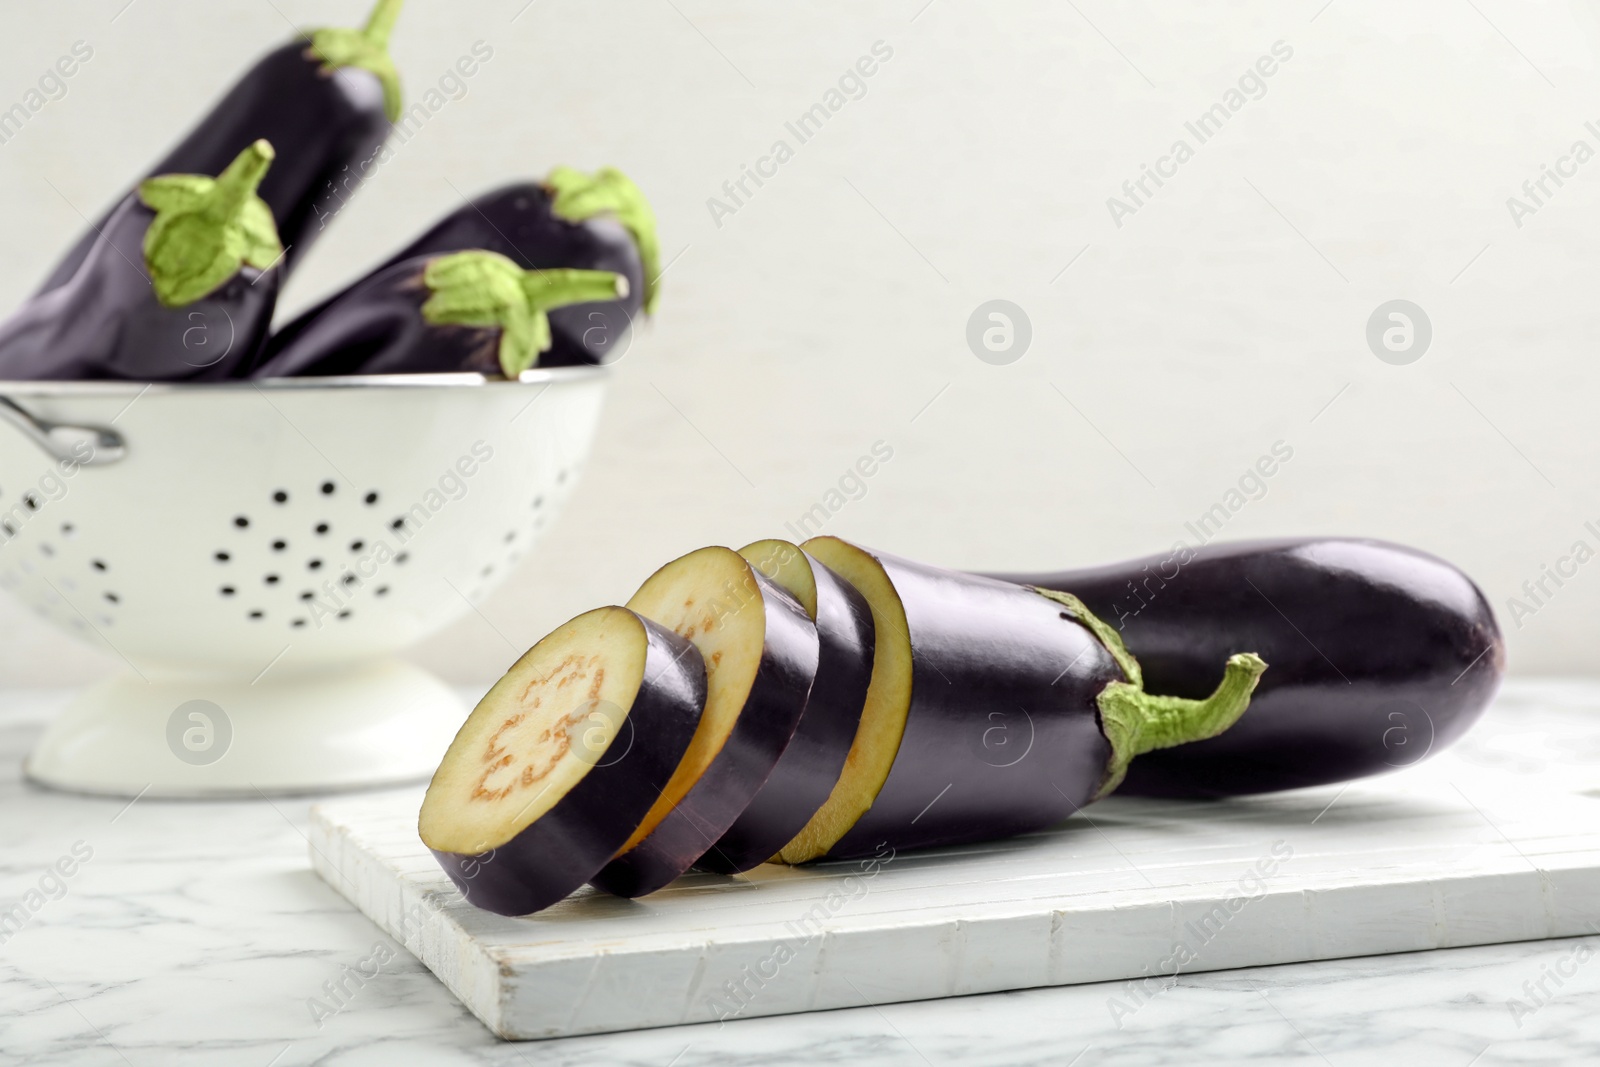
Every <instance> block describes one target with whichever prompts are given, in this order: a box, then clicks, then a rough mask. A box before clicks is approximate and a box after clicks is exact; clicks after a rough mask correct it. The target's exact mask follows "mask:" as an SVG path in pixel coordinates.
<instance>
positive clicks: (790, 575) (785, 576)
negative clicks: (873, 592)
mask: <svg viewBox="0 0 1600 1067" xmlns="http://www.w3.org/2000/svg"><path fill="white" fill-rule="evenodd" d="M739 554H740V555H742V556H744V557H745V559H747V560H749V561H750V564H751V565H752V566H754V567H755V569H756V570H757V571H758V572H759V573H761V574H762V575H764V576H766V577H767V578H769V579H771V580H772V581H773V582H775V583H777V584H778V585H779V586H780V587H782V588H783V589H784V590H785V591H787V592H788V593H789V594H790V595H791V596H793V597H794V598H795V599H796V600H797V601H799V603H800V606H801V607H803V608H805V610H806V614H807V615H808V616H810V618H811V620H812V622H813V623H815V624H816V628H817V645H818V655H817V678H816V682H815V683H814V684H813V685H812V686H811V696H810V698H809V699H807V701H806V709H805V714H804V715H802V716H801V717H800V725H799V726H798V727H796V728H795V732H794V737H793V738H791V739H790V741H789V746H788V747H787V748H785V749H784V750H783V755H782V756H781V757H779V759H778V763H777V765H776V766H775V767H773V769H772V774H771V775H770V776H769V777H768V778H767V781H766V783H765V784H764V785H763V786H762V787H761V789H760V790H759V791H758V792H757V793H756V795H755V796H754V797H753V798H751V800H750V802H749V803H748V804H746V805H745V808H744V811H742V812H740V813H739V817H738V818H737V819H736V820H734V823H733V825H732V826H730V827H728V830H727V832H726V833H724V834H723V835H722V837H721V838H720V839H719V840H718V841H717V844H716V847H715V848H713V849H711V850H709V851H708V852H707V853H706V854H705V855H704V856H702V857H700V859H699V860H698V861H697V862H696V863H695V866H696V867H698V868H700V869H701V870H705V871H712V872H715V873H717V874H737V873H739V872H741V871H747V870H749V869H751V868H752V867H756V866H758V865H760V864H762V863H765V862H767V861H768V860H770V859H772V858H773V857H775V856H777V854H778V852H779V850H781V849H782V848H783V846H784V845H787V844H788V843H789V841H790V840H791V839H792V838H793V837H794V835H795V834H797V833H799V832H800V830H801V829H802V828H803V827H804V826H805V825H806V823H807V822H809V821H810V819H811V816H812V815H814V814H815V813H816V811H817V809H818V808H820V807H822V805H823V802H824V801H826V800H827V799H828V794H829V793H831V792H833V786H834V783H835V782H837V781H838V780H839V775H840V773H841V772H842V771H843V770H844V764H845V760H846V758H848V757H849V755H850V746H851V744H852V743H853V742H854V741H855V737H856V731H857V730H858V729H859V728H860V726H861V713H862V711H863V710H864V709H865V707H866V703H867V687H868V685H869V684H870V683H871V681H872V646H873V640H874V633H873V627H872V609H871V608H870V607H868V606H867V601H866V598H864V597H863V596H862V595H861V594H860V593H858V592H856V591H855V589H854V588H852V587H851V586H850V584H849V583H848V582H846V581H845V580H844V579H843V578H840V577H839V576H838V575H837V574H834V573H833V572H832V571H830V570H829V569H828V568H827V567H824V566H823V565H822V564H821V563H820V562H818V561H817V560H816V559H813V558H812V557H811V556H808V555H806V554H805V553H804V552H802V551H801V550H800V548H799V547H798V546H796V545H792V544H790V543H789V542H788V541H757V542H756V543H755V544H752V545H747V546H745V547H744V548H742V549H740V550H739Z"/></svg>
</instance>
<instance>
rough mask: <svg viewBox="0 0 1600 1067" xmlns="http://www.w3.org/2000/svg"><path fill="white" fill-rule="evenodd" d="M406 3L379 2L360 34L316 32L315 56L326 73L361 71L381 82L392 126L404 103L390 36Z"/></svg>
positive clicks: (333, 30)
mask: <svg viewBox="0 0 1600 1067" xmlns="http://www.w3.org/2000/svg"><path fill="white" fill-rule="evenodd" d="M403 3H404V0H378V6H377V7H375V8H373V9H372V14H371V15H370V16H369V17H368V18H367V24H366V25H365V26H364V27H362V28H361V29H359V30H352V29H348V28H330V29H321V30H312V31H311V32H310V33H309V34H308V35H307V36H309V37H310V39H311V55H312V57H313V58H315V59H316V60H317V61H319V62H320V63H321V64H322V69H323V70H325V71H335V70H339V69H341V68H344V67H357V68H359V69H361V70H364V71H367V72H368V73H370V74H371V75H372V76H373V77H375V78H377V79H378V82H379V84H381V85H382V86H383V110H384V114H386V115H388V116H389V121H390V122H397V121H399V119H400V109H401V107H402V106H404V100H403V98H402V95H401V92H400V71H399V70H398V69H397V68H396V67H395V65H394V59H393V58H392V57H391V56H390V55H389V35H390V34H391V33H392V32H393V31H394V24H395V20H396V19H398V18H399V17H400V8H401V5H402V4H403Z"/></svg>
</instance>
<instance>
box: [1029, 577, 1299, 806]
mask: <svg viewBox="0 0 1600 1067" xmlns="http://www.w3.org/2000/svg"><path fill="white" fill-rule="evenodd" d="M1028 588H1029V589H1032V590H1033V591H1034V592H1035V593H1038V594H1039V595H1040V596H1042V597H1044V598H1045V599H1047V600H1053V601H1055V602H1056V603H1057V604H1060V605H1061V606H1062V607H1064V608H1066V609H1067V611H1068V613H1070V615H1071V616H1072V618H1073V619H1074V620H1076V621H1077V622H1078V623H1079V624H1081V625H1082V626H1083V627H1084V628H1085V629H1087V630H1088V631H1089V632H1090V633H1092V634H1093V635H1094V636H1095V639H1096V640H1098V641H1099V642H1100V643H1101V644H1102V645H1103V646H1105V650H1106V651H1107V652H1108V653H1110V655H1111V658H1112V659H1113V660H1115V661H1116V664H1117V666H1118V667H1120V668H1121V669H1122V673H1123V676H1124V677H1125V678H1126V679H1127V680H1126V681H1122V682H1112V683H1110V684H1109V685H1107V686H1106V687H1105V688H1104V689H1102V690H1101V691H1100V694H1099V696H1097V697H1096V698H1095V703H1096V705H1098V707H1099V709H1100V732H1101V733H1103V734H1104V735H1105V738H1106V740H1107V741H1109V742H1110V743H1111V759H1110V760H1109V761H1108V762H1107V764H1106V772H1105V776H1104V777H1103V778H1101V779H1100V786H1099V788H1098V789H1097V790H1096V791H1095V795H1094V798H1095V799H1096V800H1099V799H1100V798H1102V797H1104V796H1106V795H1107V794H1108V793H1110V792H1112V791H1113V790H1115V789H1116V788H1117V786H1119V785H1121V784H1122V779H1123V777H1124V776H1126V775H1127V773H1128V764H1129V763H1131V762H1133V758H1134V757H1135V756H1141V755H1143V754H1144V753H1146V752H1154V751H1155V750H1156V749H1158V748H1172V747H1173V746H1175V745H1186V744H1188V743H1189V742H1190V741H1204V740H1205V739H1206V738H1208V737H1216V736H1217V735H1218V734H1220V733H1222V732H1223V731H1224V730H1226V729H1227V728H1228V727H1230V726H1232V725H1233V724H1234V723H1235V722H1238V721H1239V716H1241V715H1243V714H1244V713H1245V710H1246V709H1247V708H1249V707H1250V694H1252V693H1254V692H1255V688H1256V682H1257V681H1258V680H1259V679H1260V678H1261V675H1262V672H1264V671H1265V670H1266V669H1267V664H1266V661H1265V660H1263V659H1262V658H1261V657H1260V656H1258V655H1256V654H1255V653H1253V652H1241V653H1239V654H1238V655H1235V656H1230V657H1228V663H1227V666H1226V668H1224V670H1223V673H1222V682H1221V683H1220V684H1219V685H1218V686H1217V688H1216V690H1215V691H1213V692H1212V694H1211V695H1210V696H1208V697H1206V698H1205V699H1204V700H1190V699H1188V698H1186V697H1170V696H1158V695H1156V694H1154V693H1146V692H1145V691H1144V671H1143V670H1142V669H1141V668H1140V667H1139V661H1138V660H1136V659H1134V657H1133V653H1131V652H1129V651H1128V646H1127V645H1125V644H1123V642H1122V635H1121V634H1119V633H1117V631H1116V630H1115V629H1113V628H1112V627H1111V626H1109V625H1107V624H1106V622H1105V620H1104V619H1101V618H1100V617H1099V616H1097V615H1095V613H1094V612H1092V611H1090V610H1089V608H1088V607H1087V606H1086V605H1085V604H1084V602H1083V601H1082V600H1079V599H1078V598H1077V597H1075V596H1073V595H1072V594H1071V593H1062V592H1058V591H1057V590H1054V589H1041V588H1039V587H1038V586H1036V585H1031V586H1029V587H1028Z"/></svg>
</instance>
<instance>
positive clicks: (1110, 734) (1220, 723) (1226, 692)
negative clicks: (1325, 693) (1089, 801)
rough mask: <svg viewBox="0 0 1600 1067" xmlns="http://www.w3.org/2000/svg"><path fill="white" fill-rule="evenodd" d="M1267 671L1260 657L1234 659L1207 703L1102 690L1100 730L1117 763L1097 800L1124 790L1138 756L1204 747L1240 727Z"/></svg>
mask: <svg viewBox="0 0 1600 1067" xmlns="http://www.w3.org/2000/svg"><path fill="white" fill-rule="evenodd" d="M1266 669H1267V664H1266V661H1265V660H1263V659H1262V658H1261V657H1260V656H1258V655H1256V654H1255V653H1254V652H1240V653H1238V654H1237V655H1233V656H1229V657H1228V665H1227V667H1226V669H1225V670H1224V671H1223V674H1222V681H1221V683H1220V684H1218V686H1217V688H1216V689H1215V690H1214V691H1213V692H1212V694H1211V695H1210V696H1208V697H1206V698H1205V699H1204V700H1189V699H1187V698H1185V697H1170V696H1157V695H1156V694H1154V693H1146V692H1145V691H1144V689H1143V688H1141V687H1140V686H1136V685H1131V684H1129V683H1127V682H1112V683H1111V684H1110V685H1108V686H1106V687H1105V688H1104V689H1102V690H1101V691H1100V695H1099V696H1098V697H1096V698H1095V703H1096V704H1098V705H1099V707H1100V728H1101V730H1102V732H1103V733H1104V734H1105V736H1106V740H1107V741H1110V742H1111V759H1110V761H1109V762H1108V763H1107V764H1106V773H1105V777H1104V778H1102V779H1101V781H1100V788H1099V789H1098V790H1097V791H1096V792H1095V799H1096V800H1099V799H1100V798H1101V797H1104V796H1105V795H1106V794H1108V793H1110V792H1111V791H1112V790H1114V789H1116V788H1117V786H1119V785H1121V784H1122V779H1123V776H1124V775H1126V774H1127V773H1128V764H1129V763H1130V762H1132V760H1133V758H1134V757H1135V756H1139V755H1143V754H1144V753H1146V752H1154V751H1155V750H1156V749H1158V748H1172V747H1173V746H1174V745H1186V744H1188V743H1189V742H1191V741H1204V740H1205V739H1206V738H1208V737H1216V736H1217V735H1218V734H1220V733H1222V732H1223V731H1224V730H1226V729H1227V728H1228V727H1230V726H1232V725H1233V724H1234V723H1236V722H1238V721H1239V716H1241V715H1243V714H1244V713H1245V710H1246V709H1247V708H1249V707H1250V694H1251V693H1253V692H1255V688H1256V682H1257V681H1259V680H1260V678H1261V675H1262V672H1264V671H1265V670H1266Z"/></svg>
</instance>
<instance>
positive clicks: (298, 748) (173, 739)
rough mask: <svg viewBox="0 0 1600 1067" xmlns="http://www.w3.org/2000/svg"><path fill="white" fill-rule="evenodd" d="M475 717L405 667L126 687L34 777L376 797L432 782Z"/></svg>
mask: <svg viewBox="0 0 1600 1067" xmlns="http://www.w3.org/2000/svg"><path fill="white" fill-rule="evenodd" d="M465 715H466V709H465V708H464V707H463V706H462V703H461V701H460V699H459V698H458V697H457V696H456V694H455V693H454V692H453V691H452V690H451V689H450V688H449V687H447V686H446V685H445V684H444V683H443V682H441V681H440V680H439V679H437V678H435V677H434V676H433V675H431V674H429V673H428V672H426V671H424V670H422V669H421V668H419V667H415V666H412V665H411V664H408V663H403V662H401V661H399V660H380V661H376V662H372V663H366V664H361V665H359V666H354V667H347V668H341V669H337V670H333V671H329V672H326V673H318V674H301V675H285V676H283V677H281V678H273V677H272V675H270V674H269V675H268V676H267V677H266V678H262V679H260V680H259V681H256V682H254V683H252V682H251V680H250V679H248V678H240V679H228V678H220V679H219V678H213V677H185V676H170V675H169V676H164V677H155V676H151V677H150V679H149V680H148V681H147V680H145V679H141V678H139V677H137V676H134V675H124V676H122V677H118V678H113V679H111V680H110V681H106V682H101V683H100V684H98V685H94V686H91V687H90V688H88V689H86V690H84V691H83V692H82V693H80V694H78V696H77V697H76V698H74V699H73V701H72V702H71V703H70V704H69V705H67V707H66V708H65V709H64V710H63V711H62V712H61V714H60V715H59V716H58V717H57V718H56V719H55V721H54V722H52V723H51V724H50V726H49V727H48V728H47V729H46V730H45V733H44V736H43V737H42V738H41V739H40V741H39V744H38V746H37V747H36V748H35V749H34V750H33V753H32V755H30V756H29V757H28V761H27V765H26V768H25V771H26V774H27V776H28V778H29V779H31V780H32V781H34V782H38V783H40V784H41V785H46V786H51V787H54V788H57V789H68V790H72V791H74V792H82V793H97V794H108V795H115V796H130V797H131V796H140V795H143V796H150V797H226V796H257V795H260V794H262V793H265V794H268V795H284V794H295V793H319V792H330V791H337V790H349V789H363V788H375V787H379V786H385V785H397V784H401V783H406V782H413V781H420V780H424V779H426V778H428V777H429V776H430V775H431V774H432V773H433V771H434V769H435V768H436V767H437V766H438V765H439V760H440V759H441V758H442V757H443V755H444V751H445V749H446V748H447V747H448V746H449V744H450V740H451V738H453V737H454V736H455V732H456V730H457V729H458V728H459V727H460V725H461V722H462V720H463V719H464V718H465Z"/></svg>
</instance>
